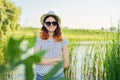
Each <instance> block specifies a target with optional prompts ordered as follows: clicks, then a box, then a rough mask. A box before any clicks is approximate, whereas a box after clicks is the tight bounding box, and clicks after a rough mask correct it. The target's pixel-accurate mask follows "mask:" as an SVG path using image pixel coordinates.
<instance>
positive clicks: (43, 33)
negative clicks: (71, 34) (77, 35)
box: [40, 15, 63, 42]
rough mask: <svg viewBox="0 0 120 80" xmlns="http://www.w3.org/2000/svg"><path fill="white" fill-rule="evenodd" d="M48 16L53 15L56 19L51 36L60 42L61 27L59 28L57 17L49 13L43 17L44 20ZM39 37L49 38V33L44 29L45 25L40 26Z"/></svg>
mask: <svg viewBox="0 0 120 80" xmlns="http://www.w3.org/2000/svg"><path fill="white" fill-rule="evenodd" d="M48 17H53V18H54V19H55V20H56V21H57V28H56V29H55V31H54V35H53V38H54V39H55V40H56V41H57V42H60V41H62V40H63V39H62V33H61V29H60V25H59V23H58V19H57V18H56V17H55V16H54V15H49V16H46V17H45V18H44V22H45V20H46V19H47V18H48ZM40 37H41V38H42V39H43V40H47V39H48V38H49V34H48V30H47V29H46V27H45V26H44V25H43V26H42V28H41V31H40Z"/></svg>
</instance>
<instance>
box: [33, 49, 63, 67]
mask: <svg viewBox="0 0 120 80" xmlns="http://www.w3.org/2000/svg"><path fill="white" fill-rule="evenodd" d="M39 50H40V49H39V47H35V48H34V52H37V51H39ZM61 60H62V58H61V57H58V58H42V61H41V62H39V63H37V64H46V65H47V64H52V65H54V63H56V62H59V61H61Z"/></svg>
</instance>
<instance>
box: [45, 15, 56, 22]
mask: <svg viewBox="0 0 120 80" xmlns="http://www.w3.org/2000/svg"><path fill="white" fill-rule="evenodd" d="M45 21H56V20H55V19H54V18H53V17H51V16H50V17H48V18H47V19H46V20H45Z"/></svg>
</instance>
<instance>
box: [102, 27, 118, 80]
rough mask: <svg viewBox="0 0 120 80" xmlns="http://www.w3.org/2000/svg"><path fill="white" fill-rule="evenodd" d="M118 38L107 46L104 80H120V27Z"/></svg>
mask: <svg viewBox="0 0 120 80" xmlns="http://www.w3.org/2000/svg"><path fill="white" fill-rule="evenodd" d="M116 33H117V37H115V36H113V37H114V38H113V40H112V41H111V42H109V44H107V45H106V54H105V61H104V70H105V71H104V80H120V25H118V31H117V32H116Z"/></svg>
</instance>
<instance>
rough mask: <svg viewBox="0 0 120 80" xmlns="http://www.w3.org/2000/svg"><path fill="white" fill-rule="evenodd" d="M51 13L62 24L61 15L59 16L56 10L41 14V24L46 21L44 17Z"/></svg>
mask: <svg viewBox="0 0 120 80" xmlns="http://www.w3.org/2000/svg"><path fill="white" fill-rule="evenodd" d="M49 15H53V16H55V17H56V18H57V19H58V23H59V24H61V19H60V17H59V16H58V15H56V14H55V12H53V11H49V12H48V13H46V14H43V15H42V16H41V18H40V22H41V24H43V23H44V18H45V17H46V16H49Z"/></svg>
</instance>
